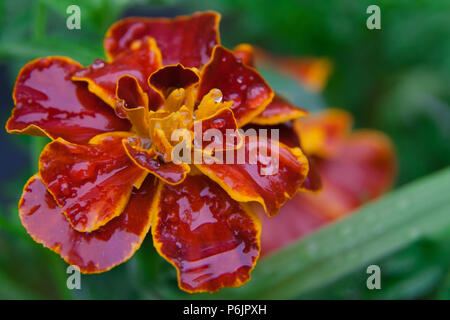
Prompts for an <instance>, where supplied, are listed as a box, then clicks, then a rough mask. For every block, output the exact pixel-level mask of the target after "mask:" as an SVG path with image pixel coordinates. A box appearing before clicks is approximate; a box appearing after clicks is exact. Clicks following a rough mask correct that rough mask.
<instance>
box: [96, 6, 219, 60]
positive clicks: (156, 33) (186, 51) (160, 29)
mask: <svg viewBox="0 0 450 320" xmlns="http://www.w3.org/2000/svg"><path fill="white" fill-rule="evenodd" d="M219 20H220V15H219V14H218V13H215V12H201V13H195V14H193V15H191V16H181V17H177V18H174V19H167V18H126V19H123V20H120V21H119V22H117V23H115V24H114V25H113V26H112V27H111V28H110V29H109V30H108V32H107V33H106V36H105V41H104V47H105V51H106V55H107V57H108V58H109V59H110V60H112V59H115V57H117V56H118V55H119V54H120V53H121V52H123V51H124V50H126V49H128V47H129V46H130V44H131V43H132V42H133V41H135V40H139V39H143V38H145V37H152V38H154V39H155V40H156V42H157V44H158V46H159V48H160V49H161V53H162V58H163V63H164V65H170V64H177V63H181V64H182V65H184V66H186V67H196V68H200V67H201V66H202V65H203V64H205V63H206V62H208V60H209V58H210V56H211V52H212V50H213V48H214V46H215V45H216V44H218V43H219Z"/></svg>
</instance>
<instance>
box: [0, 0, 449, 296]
mask: <svg viewBox="0 0 450 320" xmlns="http://www.w3.org/2000/svg"><path fill="white" fill-rule="evenodd" d="M70 4H78V5H79V6H80V8H81V30H68V29H67V28H66V18H67V16H68V15H67V14H66V8H67V7H68V6H69V5H70ZM371 4H377V5H379V6H380V8H381V26H382V29H381V30H368V29H367V28H366V19H367V17H368V14H366V8H367V7H368V6H369V5H371ZM201 10H216V11H218V12H220V13H221V14H222V22H221V39H222V42H223V44H224V45H225V46H227V47H229V48H232V47H234V46H235V45H237V44H239V43H242V42H246V43H251V44H255V45H258V46H259V47H261V48H264V49H265V50H267V51H269V52H272V53H275V54H280V55H295V56H311V57H328V58H330V59H331V60H332V61H333V64H334V72H333V74H332V76H331V79H330V81H329V84H328V86H327V87H326V89H325V91H324V92H323V93H322V94H321V96H313V98H312V99H311V95H312V94H310V93H306V92H305V91H304V89H302V88H298V87H296V86H291V87H289V88H290V89H286V88H287V87H288V86H287V85H286V83H287V82H289V81H290V80H289V79H282V80H280V79H278V78H276V77H274V78H273V79H272V78H271V79H269V80H270V84H271V85H272V86H273V87H274V88H280V87H281V88H283V89H284V90H285V91H286V90H290V91H291V92H290V97H291V98H292V99H294V102H295V103H297V104H298V105H300V106H302V107H305V108H307V109H308V108H309V109H314V108H320V107H324V106H332V107H339V108H343V109H347V110H349V111H351V112H352V114H353V115H354V116H355V125H356V127H364V128H375V129H379V130H382V131H384V132H386V133H387V134H388V135H389V136H390V137H391V138H392V139H393V141H394V144H395V146H396V149H397V152H398V157H399V177H398V184H399V185H402V184H406V183H408V182H410V181H413V180H415V179H417V178H419V177H422V176H424V175H427V174H429V173H432V172H435V171H437V170H439V169H441V168H444V167H445V166H447V165H448V164H449V163H450V106H449V103H450V90H449V89H450V1H448V0H433V1H426V0H409V1H407V0H382V1H375V0H371V1H367V0H359V1H355V0H329V1H325V0H323V1H307V0H280V1H258V0H198V1H193V0H192V1H190V0H187V1H186V0H160V1H150V0H135V1H133V0H110V1H107V0H80V1H71V0H33V1H32V0H0V74H1V77H0V84H1V86H0V98H1V101H2V102H1V103H2V108H1V109H0V117H1V122H2V123H5V122H6V120H7V118H8V117H9V115H10V112H11V109H12V108H13V101H12V99H11V92H12V88H13V85H14V81H15V77H16V75H17V73H18V71H19V70H20V68H21V67H22V66H23V65H24V64H25V63H26V62H28V61H29V60H31V59H34V58H37V57H41V56H47V55H66V56H70V57H72V58H73V59H75V60H78V61H79V62H81V63H82V64H85V65H87V64H89V63H91V62H92V61H93V60H94V59H95V58H97V57H101V58H103V57H104V54H103V49H102V40H103V35H104V33H105V31H106V29H107V28H108V27H109V26H110V25H111V24H112V23H113V22H114V21H116V20H117V19H119V18H120V17H124V16H130V15H135V16H155V17H158V16H168V17H172V16H176V15H180V14H189V13H192V12H195V11H201ZM286 81H287V82H286ZM302 90H303V91H302ZM298 91H300V92H303V94H298ZM308 95H309V96H308ZM306 102H311V105H308V103H306ZM0 139H1V145H2V155H3V156H2V157H1V160H0V161H1V169H0V177H1V183H0V204H1V207H0V298H4V299H5V298H6V299H8V298H178V297H186V296H185V295H183V294H182V293H181V292H179V291H178V288H177V286H176V274H175V270H173V268H172V267H170V266H169V264H168V263H166V262H165V261H163V260H162V259H161V258H160V257H159V256H158V255H157V254H156V253H155V251H154V249H153V247H152V243H151V239H149V240H146V241H145V242H144V244H143V247H142V248H141V250H139V251H138V253H137V254H136V256H135V257H134V258H133V259H132V260H130V261H129V262H128V263H126V264H124V265H121V266H119V267H117V268H115V269H114V270H112V271H110V272H108V273H106V274H101V275H95V276H85V277H83V289H82V290H74V291H69V290H67V288H66V277H67V275H66V273H65V270H66V267H65V264H64V262H62V260H61V259H60V258H59V257H58V256H57V255H55V254H54V253H52V252H50V251H49V250H47V249H44V248H42V246H41V245H39V244H36V243H34V242H33V241H32V240H31V239H30V238H29V236H28V235H27V234H26V232H25V230H24V229H23V227H22V226H21V225H20V222H19V219H18V217H17V202H18V199H19V197H20V193H21V190H22V186H23V185H24V183H25V182H26V180H27V179H28V177H29V176H31V175H32V174H33V173H35V172H36V170H37V157H38V155H39V152H40V150H41V148H42V146H43V145H44V144H45V143H46V142H47V141H46V140H45V139H44V138H33V137H26V136H12V135H7V134H6V132H5V131H4V130H3V131H2V132H1V134H0ZM442 192H446V193H448V192H449V190H442ZM449 214H450V212H449ZM449 231H450V228H446V230H444V231H443V232H441V233H439V234H436V235H434V236H432V237H427V238H426V239H419V240H417V241H415V242H413V243H412V244H411V245H410V246H408V247H407V248H404V249H402V250H401V251H399V252H396V253H394V254H391V255H389V256H387V257H384V258H383V259H382V260H380V261H376V263H378V264H380V265H381V267H382V270H383V290H381V291H377V292H372V291H369V290H367V288H366V287H365V279H366V276H367V275H366V274H365V272H364V270H363V269H361V270H359V269H360V266H355V271H354V272H352V273H351V274H348V275H346V276H345V277H342V278H340V279H338V280H336V281H334V282H333V283H327V284H324V285H323V286H322V287H321V288H318V289H317V290H315V291H314V292H309V293H308V294H304V295H302V296H301V297H299V298H332V299H345V298H350V299H380V298H381V299H383V298H384V299H406V298H442V299H448V298H450V269H449V267H450V232H449ZM358 268H359V269H358ZM279 272H282V270H280V271H279Z"/></svg>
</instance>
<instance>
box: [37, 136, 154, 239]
mask: <svg viewBox="0 0 450 320" xmlns="http://www.w3.org/2000/svg"><path fill="white" fill-rule="evenodd" d="M127 136H128V134H127V133H117V132H116V133H113V134H105V135H100V136H96V137H94V138H93V139H92V140H91V141H90V144H89V145H87V146H86V145H76V144H71V143H68V142H66V141H64V140H62V139H57V140H55V141H53V142H51V143H49V144H48V145H47V146H46V147H45V148H44V150H43V151H42V153H41V156H40V158H39V173H40V175H41V178H42V181H43V182H44V183H45V185H46V186H47V188H48V190H49V192H50V193H51V194H52V195H53V196H54V197H55V200H56V202H57V203H58V205H60V206H61V207H62V209H63V211H64V214H65V215H66V216H67V219H68V220H69V221H70V223H71V224H72V226H73V227H74V228H75V229H76V230H77V231H81V232H86V231H93V230H96V229H98V228H99V227H101V226H103V225H105V224H106V223H107V222H108V221H110V220H111V219H113V218H114V217H116V216H118V215H120V213H122V211H123V209H124V208H125V206H126V204H127V202H128V199H129V197H130V194H131V190H132V188H133V185H138V184H139V182H140V181H142V178H143V175H144V174H146V172H145V171H144V170H142V169H141V168H139V167H138V166H136V165H134V163H133V162H132V161H131V159H130V158H129V157H128V155H127V154H126V152H125V150H124V148H123V146H122V139H123V138H124V137H127Z"/></svg>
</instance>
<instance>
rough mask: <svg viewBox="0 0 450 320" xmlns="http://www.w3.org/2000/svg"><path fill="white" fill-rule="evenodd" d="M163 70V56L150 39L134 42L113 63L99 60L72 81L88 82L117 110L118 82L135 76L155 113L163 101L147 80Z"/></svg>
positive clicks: (95, 91) (91, 88)
mask: <svg viewBox="0 0 450 320" xmlns="http://www.w3.org/2000/svg"><path fill="white" fill-rule="evenodd" d="M160 67H161V53H160V52H159V49H158V47H157V45H156V42H155V40H154V39H151V38H146V39H143V40H142V41H137V42H134V43H133V45H132V46H131V47H130V48H129V49H128V50H126V51H124V52H122V53H121V54H120V55H119V56H117V57H115V59H114V61H112V62H111V63H107V62H104V61H102V60H96V61H95V62H94V63H93V64H92V65H91V66H89V67H87V68H84V69H83V70H80V71H78V72H76V73H75V74H74V76H73V77H72V79H73V80H75V81H86V82H87V83H88V84H89V90H90V91H91V92H93V93H95V94H96V95H97V96H99V97H100V98H102V99H103V100H104V101H105V102H106V103H108V104H109V105H110V106H111V107H113V108H114V106H115V104H116V99H115V98H116V87H117V81H118V80H119V78H120V77H122V76H124V75H129V76H132V77H134V78H136V80H137V81H138V83H139V85H140V86H141V88H142V89H143V90H144V91H145V92H146V93H147V94H148V98H149V106H150V108H151V109H153V110H154V109H157V108H158V107H159V106H160V105H161V103H162V100H161V97H160V96H159V94H158V93H156V92H155V91H154V90H153V89H152V88H151V87H150V86H149V85H148V82H147V79H148V77H149V76H150V75H151V74H152V73H153V72H154V71H156V70H158V68H160Z"/></svg>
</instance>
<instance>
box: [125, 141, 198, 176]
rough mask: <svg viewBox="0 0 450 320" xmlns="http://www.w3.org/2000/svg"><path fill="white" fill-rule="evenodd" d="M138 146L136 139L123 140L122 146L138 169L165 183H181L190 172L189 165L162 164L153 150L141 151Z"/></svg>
mask: <svg viewBox="0 0 450 320" xmlns="http://www.w3.org/2000/svg"><path fill="white" fill-rule="evenodd" d="M139 145H140V142H139V141H138V140H137V139H136V138H129V139H124V140H123V146H124V148H125V151H126V152H127V154H128V156H129V157H130V158H131V160H133V162H134V163H135V164H136V165H137V166H139V167H140V168H142V169H144V170H147V171H148V172H150V173H151V174H154V175H155V176H157V177H158V178H160V179H162V180H164V181H165V182H167V183H169V184H178V183H181V182H182V181H183V180H184V179H185V178H186V175H187V174H188V173H189V171H191V167H190V166H189V165H187V164H185V163H180V164H175V163H173V162H164V161H163V160H161V159H160V157H159V156H158V154H157V153H156V152H155V151H154V150H153V149H150V150H147V149H143V148H141V147H139Z"/></svg>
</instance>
